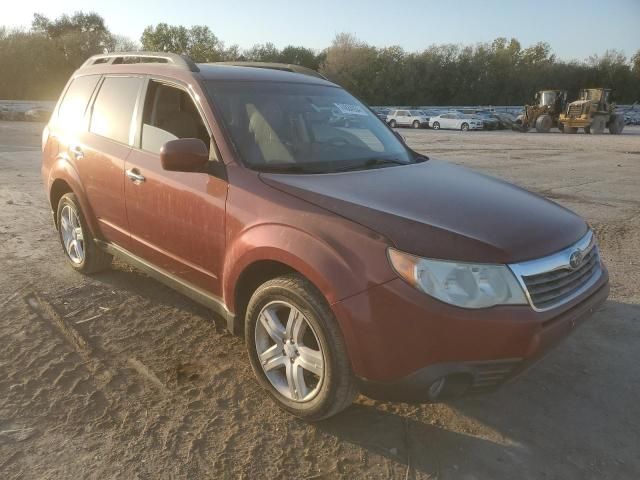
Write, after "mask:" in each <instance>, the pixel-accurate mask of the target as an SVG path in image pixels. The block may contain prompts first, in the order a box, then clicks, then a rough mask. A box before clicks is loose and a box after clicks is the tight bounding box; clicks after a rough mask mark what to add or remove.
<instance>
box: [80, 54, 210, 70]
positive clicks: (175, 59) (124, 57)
mask: <svg viewBox="0 0 640 480" xmlns="http://www.w3.org/2000/svg"><path fill="white" fill-rule="evenodd" d="M131 63H167V64H170V65H174V66H176V67H179V68H182V69H186V70H189V71H191V72H199V71H200V69H199V68H198V66H197V65H196V64H195V63H193V60H191V59H190V58H189V57H188V56H186V55H180V54H178V53H168V52H114V53H104V54H99V55H94V56H92V57H89V58H88V59H87V61H86V62H84V63H83V64H82V67H80V68H84V67H90V66H92V65H119V64H131Z"/></svg>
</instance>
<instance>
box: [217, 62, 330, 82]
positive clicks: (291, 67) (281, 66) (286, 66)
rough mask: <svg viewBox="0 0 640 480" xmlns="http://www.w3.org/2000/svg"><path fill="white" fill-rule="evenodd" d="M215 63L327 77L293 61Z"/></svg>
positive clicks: (325, 78) (324, 78)
mask: <svg viewBox="0 0 640 480" xmlns="http://www.w3.org/2000/svg"><path fill="white" fill-rule="evenodd" d="M215 65H232V66H234V67H253V68H268V69H271V70H282V71H285V72H294V73H301V74H303V75H309V76H312V77H317V78H322V79H323V80H327V77H325V76H324V75H322V74H321V73H319V72H316V71H315V70H312V69H311V68H307V67H303V66H301V65H295V64H293V63H273V62H215Z"/></svg>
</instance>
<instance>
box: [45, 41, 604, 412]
mask: <svg viewBox="0 0 640 480" xmlns="http://www.w3.org/2000/svg"><path fill="white" fill-rule="evenodd" d="M258 67H260V68H256V67H249V66H247V65H246V64H243V65H228V64H226V65H222V64H199V65H196V64H194V63H193V62H191V61H190V60H189V59H188V58H185V57H182V56H179V55H173V54H165V53H162V54H161V53H157V54H156V53H136V54H125V53H118V54H107V55H98V56H95V57H92V58H90V59H89V60H87V62H86V63H85V64H84V65H83V66H82V67H81V68H80V69H79V70H78V71H76V72H75V73H74V75H73V76H72V78H71V80H70V81H69V83H68V85H67V86H66V88H65V90H64V92H63V94H62V96H61V98H60V101H59V102H58V105H57V107H56V109H55V112H54V114H53V116H52V119H51V121H50V123H49V125H48V126H47V128H45V131H44V133H43V164H42V175H43V179H44V184H45V186H46V189H47V193H48V195H49V199H50V201H51V207H52V211H53V214H54V220H55V225H56V227H57V230H58V232H59V236H60V240H61V242H62V246H63V248H64V252H65V254H66V256H67V258H68V260H69V263H70V265H71V266H72V267H73V268H75V269H76V270H78V271H80V272H83V273H93V272H97V271H99V270H102V269H105V268H108V266H109V264H110V262H111V258H112V256H114V255H115V256H118V257H121V258H123V259H125V260H126V261H128V262H130V263H131V264H133V265H134V266H136V267H138V268H140V269H142V270H144V271H145V272H147V273H148V274H149V275H151V276H153V277H155V278H157V279H158V280H160V281H162V282H164V283H166V284H168V285H170V286H172V287H174V288H176V289H178V290H180V291H182V292H183V293H184V294H186V295H188V296H190V297H191V298H193V299H194V300H196V301H198V302H201V303H203V304H204V305H207V306H209V307H210V308H211V309H212V310H214V311H215V312H217V313H218V314H219V315H221V316H222V317H224V319H226V322H227V325H228V327H229V329H230V330H231V331H232V332H235V333H238V334H243V335H244V337H245V339H246V346H247V350H248V354H249V360H250V361H251V365H252V367H253V370H254V372H255V374H256V377H257V378H258V381H259V382H260V384H261V385H263V386H264V388H265V389H266V390H267V391H268V392H269V393H270V395H271V396H272V397H273V398H274V399H275V400H276V401H277V403H278V404H279V405H280V406H282V407H283V408H285V409H286V410H288V411H289V412H291V413H293V414H295V415H297V416H300V417H303V418H306V419H310V420H318V419H321V418H326V417H329V416H331V415H334V414H336V413H337V412H339V411H341V410H342V409H344V408H345V407H347V406H348V405H350V404H351V402H352V400H353V398H354V397H355V395H356V394H357V392H361V393H364V394H366V395H368V396H371V397H374V398H383V399H392V400H404V401H436V400H438V399H440V398H444V397H446V396H447V395H454V394H460V393H463V392H467V391H469V392H475V391H482V390H487V389H491V388H494V387H496V386H498V385H499V384H501V383H502V382H504V381H505V380H507V379H509V378H511V377H513V376H515V375H516V374H518V373H519V372H521V371H522V370H523V369H524V368H526V366H527V365H529V364H531V362H533V361H534V360H536V359H537V358H539V357H540V356H541V355H542V354H543V353H544V352H545V351H547V350H548V349H549V348H550V347H551V346H552V345H553V344H554V343H556V341H558V340H559V339H561V338H562V337H564V336H565V335H566V334H568V333H569V332H570V331H571V330H572V329H573V328H574V327H575V326H576V325H577V324H578V323H579V322H581V321H582V320H583V319H584V318H586V317H587V316H588V315H589V314H590V313H591V312H593V310H594V309H595V308H596V307H598V306H599V305H600V304H601V303H602V302H603V301H604V300H605V298H606V297H607V294H608V289H609V287H608V275H607V271H606V269H605V267H604V266H603V264H602V262H601V260H600V257H599V254H598V248H597V245H596V242H595V238H594V235H593V234H592V232H591V231H590V229H589V228H588V226H587V224H586V223H585V222H584V221H583V220H582V219H581V218H580V217H578V216H577V215H575V214H573V213H572V212H570V211H569V210H567V209H565V208H563V207H560V206H558V205H557V204H555V203H553V202H551V201H549V200H546V199H544V198H541V197H539V196H536V195H534V194H532V193H529V192H527V191H525V190H522V189H520V188H518V187H515V186H513V185H510V184H508V183H505V182H502V181H500V180H496V179H493V178H491V177H487V176H485V175H481V174H479V173H475V172H473V171H470V170H467V169H464V168H461V167H458V166H454V165H451V164H449V163H446V162H442V161H437V160H430V159H428V158H427V157H425V156H423V155H420V154H418V153H416V152H414V151H412V150H411V149H410V148H409V147H408V146H407V145H405V143H404V142H403V141H402V139H401V137H398V136H397V135H395V134H394V132H393V131H392V130H391V129H390V128H389V127H387V125H385V123H384V122H382V121H381V120H380V119H379V118H378V117H376V115H375V114H374V113H372V112H371V111H370V110H369V109H368V108H367V107H366V106H365V105H363V104H362V103H361V102H360V101H358V100H357V99H355V98H354V97H353V96H351V95H350V94H349V93H347V92H346V91H345V90H343V89H341V88H340V87H338V86H337V85H334V84H333V83H331V82H329V81H326V80H325V79H323V78H321V76H320V75H318V74H317V73H315V72H305V71H304V69H301V68H299V67H293V66H283V65H264V64H261V65H258ZM300 72H302V73H300Z"/></svg>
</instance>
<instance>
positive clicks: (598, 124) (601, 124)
mask: <svg viewBox="0 0 640 480" xmlns="http://www.w3.org/2000/svg"><path fill="white" fill-rule="evenodd" d="M606 126H607V120H606V119H605V118H604V117H603V116H602V115H596V116H594V117H593V119H592V120H591V125H590V126H589V127H588V128H589V133H590V134H591V135H601V134H603V133H604V129H605V128H606ZM584 130H585V132H586V131H587V128H585V129H584Z"/></svg>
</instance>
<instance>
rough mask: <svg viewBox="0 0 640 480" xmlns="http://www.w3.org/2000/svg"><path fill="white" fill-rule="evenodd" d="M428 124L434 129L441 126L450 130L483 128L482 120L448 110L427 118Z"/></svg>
mask: <svg viewBox="0 0 640 480" xmlns="http://www.w3.org/2000/svg"><path fill="white" fill-rule="evenodd" d="M429 124H430V126H431V128H433V129H434V130H439V129H441V128H445V129H451V130H462V131H467V130H482V129H483V128H484V126H483V123H482V120H479V119H476V118H467V117H465V115H463V114H462V113H457V112H448V113H443V114H441V115H437V116H435V117H431V118H430V119H429Z"/></svg>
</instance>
